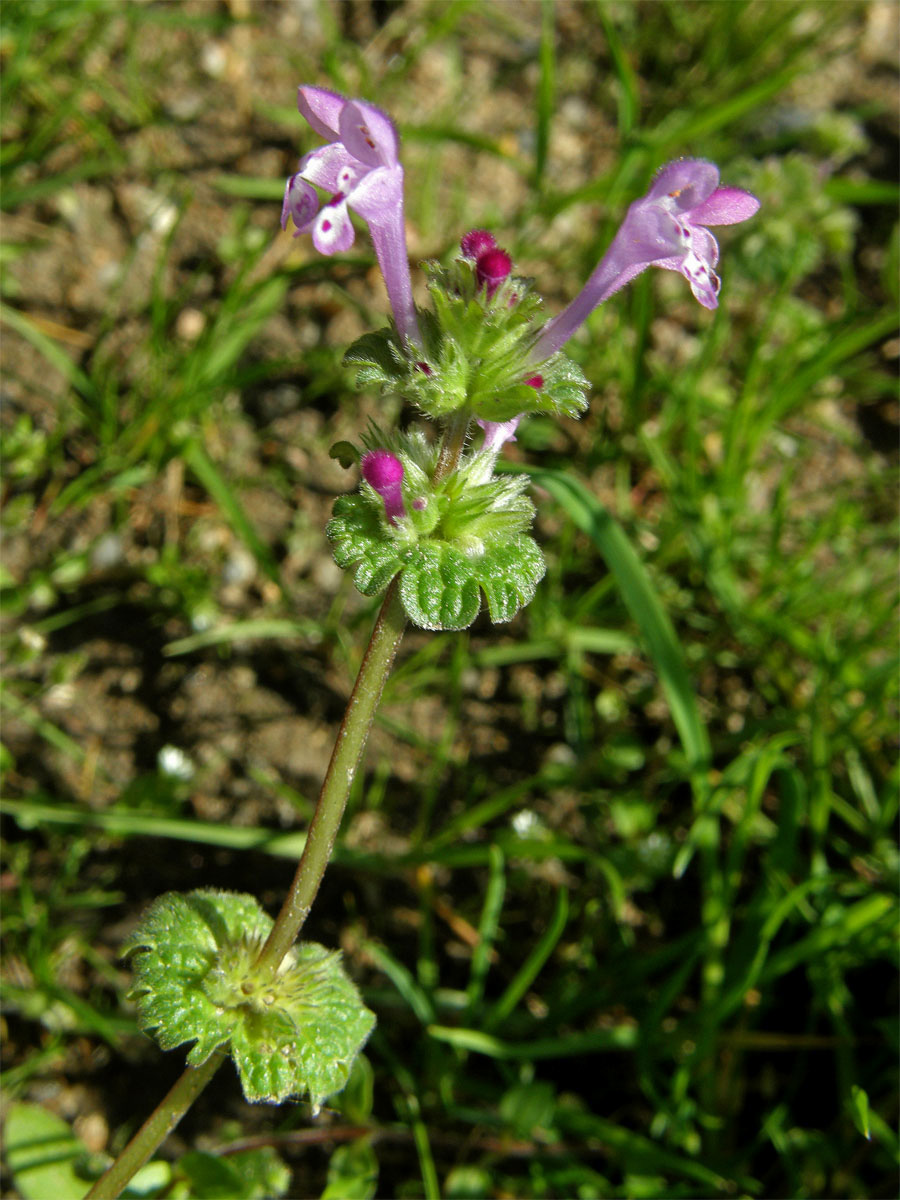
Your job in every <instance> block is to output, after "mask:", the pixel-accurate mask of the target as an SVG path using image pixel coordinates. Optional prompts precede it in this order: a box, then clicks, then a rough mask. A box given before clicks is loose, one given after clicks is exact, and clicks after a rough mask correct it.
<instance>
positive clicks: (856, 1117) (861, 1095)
mask: <svg viewBox="0 0 900 1200" xmlns="http://www.w3.org/2000/svg"><path fill="white" fill-rule="evenodd" d="M850 1114H851V1116H852V1117H853V1124H854V1125H855V1126H856V1128H857V1129H858V1130H859V1132H860V1133H861V1134H862V1135H863V1137H864V1138H865V1139H866V1141H867V1142H870V1141H871V1140H872V1134H871V1133H870V1131H869V1097H868V1094H867V1093H866V1092H864V1091H863V1089H862V1088H861V1087H860V1086H859V1085H858V1084H856V1083H854V1084H852V1086H851V1088H850Z"/></svg>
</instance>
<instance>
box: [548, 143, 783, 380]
mask: <svg viewBox="0 0 900 1200" xmlns="http://www.w3.org/2000/svg"><path fill="white" fill-rule="evenodd" d="M758 209H759V201H758V200H757V199H756V197H755V196H751V195H750V193H749V192H744V191H742V190H741V189H740V188H729V187H719V168H718V167H717V166H716V165H715V164H714V163H711V162H705V161H704V160H703V159H700V158H681V159H679V160H678V161H677V162H672V163H669V164H668V166H665V167H663V168H662V170H661V171H660V172H659V174H658V175H657V176H656V179H655V180H654V183H653V186H652V187H651V189H650V191H649V192H648V193H647V195H646V196H644V197H642V199H640V200H636V201H635V202H634V204H632V205H631V207H630V208H629V210H628V213H627V215H626V217H625V220H624V221H623V223H622V225H621V227H620V229H619V231H618V233H617V234H616V236H615V237H614V238H613V240H612V245H611V246H610V247H609V249H608V250H607V252H606V254H604V256H603V258H602V259H601V260H600V262H599V263H598V264H597V267H596V269H595V270H594V272H593V274H592V275H591V277H590V279H589V280H588V281H587V283H586V284H585V286H584V288H583V289H582V290H581V292H580V293H579V294H578V295H577V296H576V297H575V299H574V300H573V301H572V303H571V304H570V305H569V306H568V307H567V308H564V309H563V311H562V312H561V313H559V315H558V316H556V317H554V318H553V319H552V320H551V321H548V323H547V324H546V325H545V326H544V328H543V330H542V331H541V334H540V336H539V337H538V340H537V342H536V343H535V346H534V349H533V350H532V354H531V357H532V359H533V361H535V362H541V361H543V360H544V359H546V358H549V357H550V355H551V354H553V353H554V351H556V350H558V349H559V348H560V346H562V345H564V344H565V343H566V342H567V341H568V340H569V338H570V337H571V336H572V334H573V333H574V332H575V330H576V329H577V328H578V327H579V325H581V324H582V323H583V322H584V321H585V320H586V319H587V317H588V315H589V314H590V313H591V312H592V311H593V310H594V309H595V308H596V307H597V305H598V304H602V303H603V301H604V300H607V299H609V297H610V296H611V295H612V294H613V293H614V292H617V291H618V290H619V288H621V287H624V286H625V284H626V283H628V282H630V280H632V279H634V278H635V276H636V275H640V273H641V272H642V271H644V270H646V268H647V267H650V266H655V267H662V268H663V269H664V270H666V271H679V272H680V273H681V274H682V275H684V277H685V279H687V281H688V282H689V283H690V285H691V291H692V292H693V293H694V297H695V298H696V299H697V300H698V301H699V302H700V303H701V304H702V305H703V307H704V308H715V307H716V306H717V305H718V303H719V301H718V295H719V287H720V281H719V277H718V275H717V274H716V272H715V270H714V269H713V268H714V267H715V266H716V263H717V262H718V260H719V246H718V243H717V242H716V239H715V238H714V237H713V235H712V234H711V233H710V232H709V230H708V229H707V226H708V225H735V224H737V223H738V222H740V221H746V220H747V219H748V218H749V217H752V216H753V214H754V213H755V212H756V211H757V210H758Z"/></svg>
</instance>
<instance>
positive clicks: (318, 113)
mask: <svg viewBox="0 0 900 1200" xmlns="http://www.w3.org/2000/svg"><path fill="white" fill-rule="evenodd" d="M297 107H298V108H299V109H300V112H301V114H302V115H303V116H304V117H305V118H306V120H307V121H308V122H309V124H310V125H311V126H312V127H313V129H314V130H315V131H316V133H319V134H321V135H322V137H324V138H327V139H328V144H327V145H325V146H320V147H319V148H318V149H317V150H311V151H310V152H309V154H307V155H306V156H305V157H304V158H302V159H301V160H300V164H299V166H298V168H297V171H296V173H295V174H294V175H292V176H291V177H290V179H289V180H288V181H287V185H286V187H285V190H284V204H283V205H282V209H281V227H282V229H286V228H287V220H288V217H290V218H291V219H292V220H293V222H294V224H295V225H296V227H297V229H296V233H295V234H294V236H295V237H296V236H298V235H299V234H301V233H311V234H312V239H313V245H314V246H315V248H316V249H317V250H318V251H319V252H320V253H321V254H334V253H336V252H337V251H341V252H343V251H344V250H348V249H349V248H350V247H351V246H352V245H353V239H354V236H355V233H354V229H353V224H352V222H351V220H350V214H349V212H348V208H352V209H353V210H354V211H355V212H357V213H359V215H360V216H361V217H362V218H363V220H364V221H366V222H367V224H368V226H369V232H370V234H371V236H372V242H373V244H374V246H375V253H376V255H377V256H378V264H379V266H380V267H381V273H382V275H384V282H385V284H386V286H387V293H388V299H389V300H390V302H391V308H392V309H393V312H394V319H395V321H396V323H397V329H398V330H399V332H400V335H401V337H404V338H407V339H409V340H410V341H412V342H415V343H416V344H421V340H422V339H421V335H420V333H419V326H418V322H417V320H416V310H415V305H414V304H413V298H412V282H411V279H410V274H409V259H408V257H407V254H406V232H405V228H404V223H403V168H402V167H401V166H400V163H399V160H398V158H397V152H398V149H399V144H400V143H399V138H398V137H397V130H396V129H395V128H394V125H393V122H392V121H391V120H390V118H389V117H387V116H385V114H384V113H383V112H381V110H380V109H378V108H376V107H375V106H374V105H373V104H367V103H366V101H364V100H347V99H345V98H344V97H343V96H339V95H337V93H336V92H330V91H328V90H327V88H317V87H308V86H304V87H301V88H300V89H299V90H298V93H297ZM311 184H315V185H316V187H320V188H323V189H324V190H325V191H326V192H330V193H331V199H330V200H328V201H327V202H326V203H325V204H324V206H323V207H322V208H321V209H320V208H319V197H318V194H317V193H316V191H315V189H314V188H313V187H311V186H310V185H311Z"/></svg>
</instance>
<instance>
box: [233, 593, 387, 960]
mask: <svg viewBox="0 0 900 1200" xmlns="http://www.w3.org/2000/svg"><path fill="white" fill-rule="evenodd" d="M399 583H400V580H399V577H397V578H395V579H394V581H393V582H392V583H391V585H390V587H389V588H388V590H387V593H386V595H385V597H384V603H383V604H382V606H381V612H380V613H379V614H378V620H377V621H376V622H375V628H374V629H373V631H372V638H371V641H370V642H369V646H368V649H367V650H366V653H365V657H364V658H363V660H362V665H361V666H360V668H359V675H357V677H356V684H355V686H354V688H353V693H352V695H351V696H350V701H349V703H348V705H347V711H346V712H345V713H344V719H343V721H342V722H341V727H340V729H339V730H338V735H337V741H336V742H335V744H334V750H333V751H332V754H331V762H330V763H329V764H328V771H327V772H326V774H325V781H324V782H323V784H322V790H321V792H320V793H319V800H318V803H317V804H316V811H315V813H314V814H313V819H312V823H311V824H310V827H309V832H308V833H307V835H306V845H305V846H304V848H303V854H302V855H301V857H300V863H299V865H298V867H297V873H296V875H295V876H294V882H293V884H292V885H291V890H290V892H288V895H287V898H286V899H285V902H284V904H283V905H282V907H281V912H280V913H279V914H278V919H277V920H276V922H275V925H274V926H273V928H272V932H271V933H270V934H269V938H268V941H267V942H266V944H265V946H263V949H262V953H261V954H260V956H259V959H258V961H257V963H256V968H255V970H256V971H258V972H262V971H272V972H273V973H274V972H275V971H276V970H277V969H278V965H279V963H280V962H281V960H282V959H283V958H284V956H285V954H287V952H288V950H289V949H290V948H291V946H292V945H293V944H294V942H295V941H296V940H297V934H298V933H299V932H300V930H301V928H302V927H303V922H304V921H305V920H306V918H307V916H308V915H309V910H310V908H311V907H312V902H313V900H315V898H316V893H317V892H318V890H319V884H320V883H321V882H322V876H323V875H324V874H325V868H326V867H327V866H328V860H329V858H330V857H331V851H332V848H333V847H334V839H335V838H336V837H337V832H338V828H339V827H340V823H341V818H342V817H343V815H344V808H345V807H346V804H347V797H348V796H349V794H350V787H351V785H352V783H353V777H354V775H355V774H356V768H357V767H358V766H359V760H360V758H361V757H362V752H363V748H364V747H365V744H366V739H367V738H368V736H369V730H370V729H371V727H372V721H373V720H374V718H375V710H376V709H377V708H378V702H379V700H380V699H381V693H382V691H383V690H384V683H385V680H386V679H387V677H388V674H389V673H390V670H391V665H392V663H393V661H394V655H395V654H396V653H397V647H398V646H399V645H400V639H401V638H402V637H403V631H404V629H405V628H406V614H405V613H404V611H403V607H402V605H401V604H400V597H399Z"/></svg>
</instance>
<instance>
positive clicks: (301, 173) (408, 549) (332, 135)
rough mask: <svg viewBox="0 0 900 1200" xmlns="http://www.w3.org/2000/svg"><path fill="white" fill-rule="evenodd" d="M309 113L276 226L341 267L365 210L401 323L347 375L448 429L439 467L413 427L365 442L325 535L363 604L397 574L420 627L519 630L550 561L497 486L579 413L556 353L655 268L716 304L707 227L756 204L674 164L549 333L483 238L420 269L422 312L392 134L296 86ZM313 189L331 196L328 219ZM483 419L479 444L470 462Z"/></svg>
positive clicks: (697, 163) (526, 509) (686, 165)
mask: <svg viewBox="0 0 900 1200" xmlns="http://www.w3.org/2000/svg"><path fill="white" fill-rule="evenodd" d="M298 104H299V108H300V112H301V113H302V114H303V115H304V116H305V117H306V119H307V121H309V123H310V125H311V126H312V127H313V129H314V130H315V131H316V132H317V133H320V134H322V136H324V137H327V138H329V139H331V140H330V141H329V143H328V144H327V145H326V146H323V147H320V148H319V149H316V150H312V151H311V152H310V153H309V154H307V155H306V156H305V157H304V158H303V159H301V161H300V164H299V167H298V169H297V172H296V174H294V175H292V176H291V177H290V179H289V180H288V182H287V187H286V190H285V199H284V206H283V209H282V224H283V225H285V226H286V224H287V221H288V219H289V218H290V219H291V220H292V221H293V222H294V225H295V226H296V232H295V236H296V234H299V233H304V232H311V233H312V237H313V244H314V245H315V247H316V248H317V249H318V250H321V251H322V252H323V253H325V254H330V253H333V251H334V250H335V249H346V248H347V246H349V245H350V244H351V243H352V241H353V237H354V233H353V227H352V225H351V223H350V218H349V216H348V214H347V205H350V206H351V207H352V208H354V209H355V210H356V211H357V212H358V213H359V214H360V216H362V217H363V218H364V219H365V220H366V221H367V223H368V225H369V229H370V231H371V234H372V240H373V243H374V246H375V251H376V254H377V256H378V261H379V264H380V266H381V270H382V273H383V274H384V278H385V282H386V284H387V291H388V297H389V299H390V302H391V307H392V310H393V322H392V323H391V324H390V325H389V326H388V327H387V328H386V329H382V330H380V331H378V332H374V333H368V334H366V335H364V336H363V337H362V338H360V339H359V340H358V341H357V342H356V343H355V344H354V345H353V346H351V347H350V349H349V350H348V351H347V354H346V355H345V358H344V361H345V363H347V364H349V365H352V366H356V367H358V368H359V370H358V375H357V382H358V384H359V386H361V387H373V386H377V387H380V388H381V389H382V390H383V391H385V392H390V393H393V394H395V395H399V396H402V397H403V398H404V399H406V400H408V401H409V402H410V403H412V404H413V405H415V407H416V408H417V409H418V411H419V412H420V413H421V414H422V415H424V416H425V417H427V418H430V419H432V420H434V421H437V422H439V423H440V424H442V425H444V427H445V428H446V429H447V431H448V433H449V438H448V439H447V440H445V449H446V450H447V454H446V455H445V456H444V457H443V458H442V457H441V455H440V453H439V451H438V450H437V449H436V448H435V447H433V446H432V445H431V444H430V443H428V442H427V441H426V440H425V438H424V437H423V435H422V433H421V431H420V430H414V431H413V432H412V433H410V434H405V435H404V434H399V433H395V434H393V435H392V436H390V437H385V436H384V435H382V434H380V433H379V432H378V431H376V432H375V434H374V435H370V436H369V438H368V439H367V440H366V447H367V453H366V455H365V456H363V457H362V458H361V462H362V474H363V484H362V487H361V490H360V492H359V493H358V494H357V495H356V496H344V497H341V499H340V500H339V501H338V502H337V504H336V506H335V514H334V518H333V519H332V521H331V522H330V524H329V526H328V536H329V537H330V538H331V540H332V541H333V543H334V547H335V559H336V561H337V563H338V565H339V566H341V567H351V566H353V567H355V568H356V576H355V578H356V584H357V587H358V588H359V590H360V591H361V592H363V594H364V595H367V596H368V595H375V594H377V593H379V592H381V591H383V590H384V589H385V588H386V587H387V586H388V584H389V583H390V582H391V580H392V579H393V578H394V577H395V576H397V575H399V576H400V598H401V602H402V604H403V607H404V609H405V611H406V614H407V616H408V617H409V618H410V620H412V621H413V622H415V623H416V624H417V625H420V626H422V627H424V628H426V629H462V628H465V627H466V626H467V625H470V624H471V623H472V621H474V619H475V617H476V616H477V614H478V611H479V608H480V595H481V594H482V593H483V594H484V596H485V598H486V600H487V604H488V610H489V612H490V615H491V618H492V619H493V620H494V621H506V620H509V618H510V617H512V616H513V615H514V613H515V612H516V611H517V610H518V609H519V608H520V607H521V605H523V604H527V603H528V601H529V600H530V599H531V597H532V595H533V594H534V590H535V587H536V586H537V583H538V582H539V580H540V578H541V576H542V574H543V559H542V557H541V553H540V550H539V548H538V547H537V544H536V543H535V542H534V540H533V539H532V538H531V537H530V536H529V535H528V532H527V530H528V528H529V526H530V524H531V519H532V514H533V508H532V506H531V504H530V502H529V501H528V499H527V498H526V497H525V495H524V494H523V493H524V483H523V482H522V481H516V482H511V481H510V480H509V479H505V480H498V479H495V478H494V477H493V474H494V472H493V468H494V464H495V462H496V459H497V457H498V454H499V452H500V450H501V448H502V446H503V444H504V442H506V441H509V440H513V439H514V437H515V431H516V428H517V427H518V425H519V423H520V422H521V421H522V420H523V419H524V418H525V417H527V416H528V415H529V414H531V413H546V414H552V415H565V416H570V417H577V416H578V415H580V413H581V412H583V411H584V409H585V408H586V406H587V400H586V393H587V387H588V383H587V380H586V379H585V378H584V375H583V374H582V372H581V370H580V368H579V367H578V366H577V365H576V364H575V363H574V362H573V361H572V360H571V359H569V358H568V357H566V355H565V354H564V353H563V352H562V347H563V346H564V345H565V343H566V342H568V341H569V339H570V338H571V337H572V335H573V334H574V333H575V332H576V330H577V329H578V328H579V327H580V326H581V325H582V324H583V323H584V321H585V320H586V319H587V317H588V316H589V314H590V313H591V312H592V311H593V309H594V308H596V307H597V305H599V304H602V303H603V301H604V300H606V299H608V298H609V297H610V296H611V295H612V294H613V293H614V292H616V291H618V290H619V288H621V287H624V286H625V284H626V283H628V282H629V281H630V280H632V279H634V278H635V277H636V276H637V275H639V274H640V273H641V272H642V271H644V270H645V269H646V268H647V267H650V266H657V267H662V268H663V269H665V270H670V271H679V272H680V273H681V274H682V275H684V277H685V278H686V279H687V280H688V282H689V283H690V285H691V290H692V292H693V294H694V296H695V297H696V299H697V300H698V301H699V302H700V303H701V304H702V305H703V306H704V307H706V308H715V307H716V305H717V304H718V294H719V288H720V281H719V278H718V276H717V275H716V273H715V270H714V268H715V266H716V263H717V262H718V255H719V249H718V245H717V243H716V240H715V238H714V237H713V235H712V234H711V233H710V232H709V229H708V228H707V226H709V225H729V224H734V223H735V222H738V221H743V220H746V219H747V218H748V217H750V216H752V215H753V214H754V213H755V212H756V210H757V208H758V207H759V203H758V201H757V200H756V198H755V197H754V196H751V195H750V194H749V193H748V192H744V191H741V190H740V189H739V188H730V187H720V186H719V171H718V168H717V167H716V166H714V165H713V164H712V163H709V162H705V161H703V160H702V159H680V160H678V161H677V162H673V163H669V164H668V166H665V167H663V168H662V170H661V171H660V172H659V174H658V175H657V177H656V179H655V180H654V182H653V184H652V186H651V188H650V190H649V192H648V193H647V195H646V196H644V197H642V198H641V199H640V200H636V201H635V202H634V203H633V204H632V205H631V207H630V208H629V210H628V213H627V215H626V217H625V220H624V221H623V223H622V225H621V227H620V228H619V230H618V232H617V233H616V235H615V237H614V238H613V241H612V243H611V245H610V247H609V249H608V250H607V252H606V254H604V256H603V258H602V259H601V260H600V262H599V263H598V265H597V267H596V269H595V270H594V271H593V273H592V274H591V276H590V278H589V279H588V281H587V283H586V284H585V286H584V288H583V289H582V290H581V292H580V293H579V294H578V295H577V296H576V297H575V299H574V300H573V301H572V302H571V303H570V304H569V305H568V306H567V307H566V308H565V309H564V310H563V311H562V312H561V313H559V314H558V315H557V316H556V317H553V318H552V319H551V320H549V321H544V318H543V306H542V302H541V299H540V297H539V296H538V295H537V293H536V291H535V289H534V284H533V281H532V280H529V279H525V278H522V277H521V276H518V275H516V274H514V272H513V263H512V259H511V258H510V256H509V255H508V254H507V252H506V251H505V250H503V249H502V248H501V247H500V246H498V245H497V243H496V240H495V238H494V237H493V235H492V234H490V233H489V232H487V231H486V230H480V229H478V230H473V231H471V232H470V233H467V234H466V235H465V236H464V237H463V238H462V240H461V242H460V250H459V254H458V255H457V257H456V259H455V260H454V261H453V262H452V263H451V264H450V265H449V266H442V265H440V264H438V263H428V264H426V266H425V271H426V275H427V280H428V291H429V293H430V298H431V307H430V308H428V309H416V308H415V307H414V305H413V302H412V287H411V283H410V274H409V262H408V258H407V254H406V244H405V239H404V235H403V170H402V167H401V166H400V165H399V162H398V159H397V150H398V145H399V139H398V137H397V133H396V130H395V129H394V126H393V124H392V123H391V121H390V119H389V118H388V117H387V116H385V114H384V113H382V112H380V111H379V110H378V109H376V108H374V107H373V106H372V105H370V104H365V103H364V102H362V101H354V100H345V99H344V98H343V97H341V96H338V95H336V94H335V93H333V92H330V91H326V90H324V89H321V88H312V87H301V88H300V91H299V100H298ZM311 184H317V185H318V186H319V187H322V188H324V189H326V190H327V191H333V195H332V196H331V197H330V199H328V201H327V202H326V204H325V206H324V207H323V208H321V209H320V208H319V199H318V195H317V193H316V192H315V191H314V189H313V187H312V186H311ZM385 231H389V235H386V232H385ZM473 421H474V422H475V423H477V425H478V426H480V427H481V429H482V431H483V435H482V437H481V440H480V444H476V445H475V446H474V447H473V448H469V449H467V448H466V445H467V440H468V430H469V428H470V425H471V423H472V422H473ZM373 437H374V440H373Z"/></svg>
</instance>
